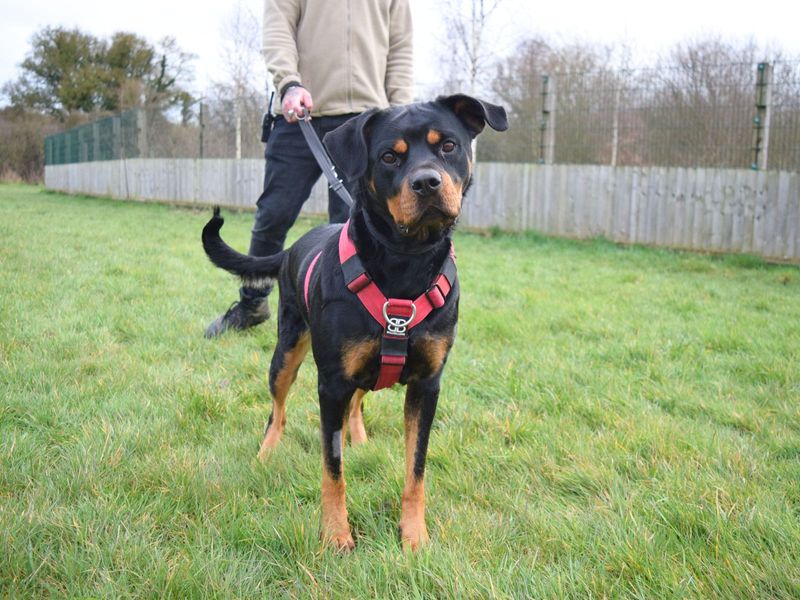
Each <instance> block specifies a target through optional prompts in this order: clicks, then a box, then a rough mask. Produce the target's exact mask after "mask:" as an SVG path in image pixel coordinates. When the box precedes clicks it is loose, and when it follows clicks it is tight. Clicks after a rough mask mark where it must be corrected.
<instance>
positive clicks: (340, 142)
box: [322, 108, 378, 181]
mask: <svg viewBox="0 0 800 600" xmlns="http://www.w3.org/2000/svg"><path fill="white" fill-rule="evenodd" d="M377 113H378V109H376V108H371V109H370V110H368V111H366V112H363V113H361V114H360V115H358V116H356V117H353V118H352V119H349V120H347V121H345V122H344V123H342V124H341V125H339V127H337V128H336V129H334V130H333V131H329V132H328V133H326V134H325V137H324V138H322V143H323V144H325V148H326V149H327V150H328V154H330V156H331V158H332V159H333V162H334V163H335V164H336V167H337V168H338V169H339V171H340V174H341V175H342V176H343V177H344V178H345V179H346V180H347V181H353V180H355V179H358V178H359V177H361V176H362V175H363V174H364V173H365V172H366V170H367V163H368V160H369V155H368V150H369V145H368V144H367V135H368V133H369V123H370V121H371V120H372V119H373V117H374V116H375V115H376V114H377Z"/></svg>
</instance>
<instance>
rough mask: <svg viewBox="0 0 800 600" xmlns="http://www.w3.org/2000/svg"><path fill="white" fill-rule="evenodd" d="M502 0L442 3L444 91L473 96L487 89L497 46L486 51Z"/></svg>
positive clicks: (448, 1)
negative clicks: (445, 35) (445, 47)
mask: <svg viewBox="0 0 800 600" xmlns="http://www.w3.org/2000/svg"><path fill="white" fill-rule="evenodd" d="M502 4H503V0H443V2H442V18H443V21H444V24H445V30H446V32H447V40H448V46H449V47H448V49H447V51H446V52H444V53H443V56H445V57H447V58H445V62H444V64H443V65H442V66H443V71H444V72H445V73H446V75H445V81H444V87H445V89H444V90H443V91H445V92H459V91H461V92H466V93H468V94H472V95H475V94H476V93H477V92H478V90H479V88H480V89H488V87H489V86H488V82H487V76H488V75H489V73H490V70H491V66H492V63H493V62H494V59H495V53H494V52H493V50H495V51H496V49H497V48H496V45H494V46H493V47H491V48H490V47H489V44H488V37H489V29H490V26H491V25H492V20H493V16H494V15H495V14H496V13H497V12H498V9H499V8H500V6H501V5H502Z"/></svg>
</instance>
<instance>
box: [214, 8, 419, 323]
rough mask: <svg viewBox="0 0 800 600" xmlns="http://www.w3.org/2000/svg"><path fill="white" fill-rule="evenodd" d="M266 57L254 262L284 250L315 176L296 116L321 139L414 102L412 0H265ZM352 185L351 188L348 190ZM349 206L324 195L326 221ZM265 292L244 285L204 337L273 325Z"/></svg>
mask: <svg viewBox="0 0 800 600" xmlns="http://www.w3.org/2000/svg"><path fill="white" fill-rule="evenodd" d="M263 52H264V58H265V60H266V62H267V69H268V70H269V72H270V74H271V75H272V77H273V82H274V85H275V89H276V92H277V93H276V99H275V102H274V104H273V106H272V107H271V110H272V112H273V114H275V115H276V116H275V118H274V124H273V127H272V131H271V133H269V142H268V143H267V144H266V150H265V157H266V168H265V174H264V191H263V193H262V194H261V196H260V197H259V199H258V201H257V203H256V205H257V210H256V215H255V224H254V226H253V229H252V233H251V241H250V251H249V252H250V254H251V255H252V256H268V255H271V254H276V253H277V252H280V251H281V250H282V249H283V245H284V242H285V241H286V234H287V232H288V231H289V229H290V228H291V227H292V225H293V224H294V222H295V220H296V219H297V216H298V215H299V213H300V209H301V207H302V205H303V203H304V202H305V201H306V200H307V199H308V197H309V195H310V193H311V189H312V187H313V185H314V183H315V182H316V181H317V179H319V177H320V175H321V169H320V168H319V166H318V165H317V163H316V161H315V160H314V157H313V154H312V153H311V150H310V149H309V147H308V145H307V143H306V141H305V138H303V135H302V132H301V131H300V127H299V126H298V125H297V120H298V117H299V116H301V115H303V114H304V111H309V112H310V114H311V115H312V116H313V118H312V119H311V124H312V125H313V127H314V129H315V131H316V133H317V135H319V136H320V138H322V136H324V135H325V134H326V133H327V132H328V131H331V130H333V129H335V128H336V127H338V126H339V125H341V124H342V123H344V122H345V121H346V120H348V119H350V118H352V117H353V116H355V115H357V114H359V113H361V112H363V111H365V110H367V109H369V108H373V107H377V108H386V107H387V106H390V105H396V104H407V103H409V102H411V101H412V100H413V86H414V77H413V48H412V22H411V9H410V6H409V2H408V0H265V3H264V50H263ZM345 184H346V185H348V187H349V183H348V182H345ZM348 216H349V208H348V207H347V205H346V204H345V203H344V202H343V201H342V200H341V199H340V198H339V196H338V195H337V194H336V193H335V192H334V191H333V190H329V192H328V218H329V220H330V222H331V223H341V222H344V221H346V220H347V217H348ZM271 290H272V286H271V285H270V286H268V287H267V288H266V289H256V288H247V287H242V288H240V290H239V300H238V301H236V302H234V303H233V304H232V305H231V307H230V308H229V309H228V310H227V311H226V312H225V313H224V314H222V315H220V316H219V317H217V319H215V320H214V321H213V322H212V323H211V324H210V325H209V326H208V328H207V329H206V332H205V335H206V337H209V338H212V337H215V336H217V335H219V334H221V333H223V332H224V331H226V330H228V329H240V330H241V329H246V328H248V327H252V326H254V325H257V324H259V323H261V322H263V321H265V320H266V319H268V318H269V316H270V312H269V305H268V302H267V297H268V295H269V293H270V292H271Z"/></svg>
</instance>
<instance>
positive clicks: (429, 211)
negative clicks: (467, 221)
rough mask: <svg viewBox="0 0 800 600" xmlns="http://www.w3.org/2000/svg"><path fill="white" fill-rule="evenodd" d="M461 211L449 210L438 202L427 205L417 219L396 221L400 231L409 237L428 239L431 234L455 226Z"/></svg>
mask: <svg viewBox="0 0 800 600" xmlns="http://www.w3.org/2000/svg"><path fill="white" fill-rule="evenodd" d="M458 217H459V213H458V212H454V211H452V210H448V209H447V207H443V206H441V205H438V204H431V205H429V206H427V207H425V208H424V209H423V210H422V212H421V213H420V214H418V215H417V217H416V218H415V219H413V220H412V221H407V222H396V225H397V229H398V230H399V231H400V233H401V234H402V235H404V236H406V237H409V238H416V239H420V240H422V239H427V238H428V237H430V235H431V234H434V233H440V232H442V231H446V230H448V229H450V228H451V227H453V226H454V225H455V224H456V221H457V220H458Z"/></svg>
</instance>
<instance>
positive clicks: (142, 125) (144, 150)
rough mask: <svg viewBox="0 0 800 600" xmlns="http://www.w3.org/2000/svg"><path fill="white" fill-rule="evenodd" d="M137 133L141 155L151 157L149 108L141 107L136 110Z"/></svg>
mask: <svg viewBox="0 0 800 600" xmlns="http://www.w3.org/2000/svg"><path fill="white" fill-rule="evenodd" d="M136 133H137V136H136V137H137V138H138V139H137V140H136V141H137V146H138V149H139V156H140V157H141V158H150V151H149V150H150V149H149V148H148V147H147V109H144V108H140V109H139V110H137V111H136Z"/></svg>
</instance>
